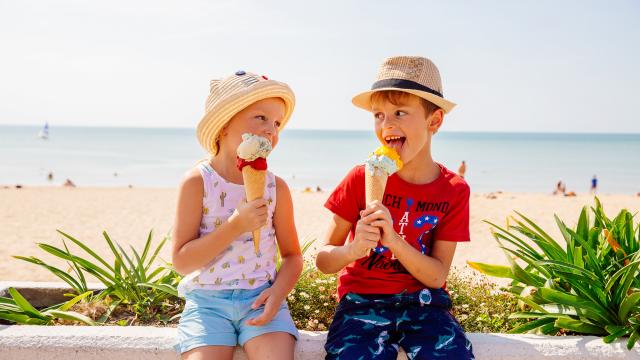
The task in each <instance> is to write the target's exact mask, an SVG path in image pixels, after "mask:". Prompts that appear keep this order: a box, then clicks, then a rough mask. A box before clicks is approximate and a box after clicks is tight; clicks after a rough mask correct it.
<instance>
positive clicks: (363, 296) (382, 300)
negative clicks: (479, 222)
mask: <svg viewBox="0 0 640 360" xmlns="http://www.w3.org/2000/svg"><path fill="white" fill-rule="evenodd" d="M353 103H354V105H356V106H358V107H360V108H363V109H365V110H367V111H370V112H372V113H373V116H374V122H375V133H376V136H377V138H378V140H379V141H380V143H382V144H383V145H385V146H388V147H391V148H394V149H395V150H396V151H397V152H398V154H399V155H400V158H401V160H402V161H403V163H404V166H403V167H402V169H401V170H400V171H398V172H397V173H395V174H393V175H391V176H390V177H389V179H388V181H387V186H386V189H385V194H384V197H383V201H382V202H379V201H373V202H371V203H369V204H366V203H365V189H364V187H365V186H364V169H363V166H357V167H355V168H354V169H353V170H351V172H349V174H348V175H347V176H346V177H345V179H344V180H343V181H342V182H341V183H340V185H338V187H337V188H336V189H335V190H334V192H333V193H332V194H331V196H330V197H329V199H328V200H327V202H326V204H325V206H326V207H327V208H328V209H329V210H331V211H332V212H333V213H334V216H333V220H332V222H331V223H330V225H329V230H328V233H327V236H326V239H325V241H326V244H325V245H324V246H323V247H322V248H321V249H320V252H319V253H318V256H317V259H316V265H317V267H318V269H320V270H321V271H322V272H324V273H335V272H338V271H339V272H340V274H339V277H338V296H339V297H340V303H339V304H338V307H337V309H336V314H335V316H334V320H333V323H332V324H331V327H330V328H329V335H328V337H327V344H326V345H325V349H326V351H327V357H326V359H337V358H340V359H373V358H375V359H396V357H397V353H398V348H399V347H402V348H403V349H404V350H405V351H406V353H407V356H408V357H409V359H434V358H443V359H473V352H472V349H471V343H470V342H469V340H468V339H467V338H466V337H465V335H464V332H463V330H462V328H461V326H460V325H459V324H458V322H457V321H456V320H455V318H454V317H453V316H452V315H451V313H450V312H449V311H450V309H451V300H450V298H449V295H448V293H447V292H446V290H445V289H444V285H445V280H446V278H447V274H448V273H449V267H450V266H451V261H452V260H453V255H454V252H455V248H456V243H457V242H459V241H469V186H468V185H467V184H466V183H465V181H464V180H463V179H462V178H460V177H459V176H458V175H456V174H455V173H453V172H451V171H449V170H448V169H446V168H445V167H444V166H442V165H440V164H438V163H436V162H434V161H433V159H432V157H431V139H432V137H433V135H434V134H435V133H436V132H437V131H438V129H439V128H440V126H441V125H442V120H443V116H444V114H445V113H448V112H449V111H450V110H451V109H452V108H453V107H454V106H455V104H454V103H452V102H450V101H448V100H446V99H444V97H443V95H442V85H441V81H440V74H439V72H438V69H437V68H436V66H435V65H434V64H433V63H432V62H431V61H430V60H429V59H426V58H423V57H406V56H399V57H391V58H389V59H387V60H385V61H384V63H383V64H382V66H381V68H380V71H379V73H378V78H377V81H376V82H375V83H374V84H373V86H372V90H370V91H366V92H363V93H361V94H358V95H356V96H355V97H354V98H353ZM347 236H349V239H350V241H349V242H348V243H346V244H345V240H346V238H347ZM372 249H373V250H374V251H371V250H372ZM363 254H364V256H363Z"/></svg>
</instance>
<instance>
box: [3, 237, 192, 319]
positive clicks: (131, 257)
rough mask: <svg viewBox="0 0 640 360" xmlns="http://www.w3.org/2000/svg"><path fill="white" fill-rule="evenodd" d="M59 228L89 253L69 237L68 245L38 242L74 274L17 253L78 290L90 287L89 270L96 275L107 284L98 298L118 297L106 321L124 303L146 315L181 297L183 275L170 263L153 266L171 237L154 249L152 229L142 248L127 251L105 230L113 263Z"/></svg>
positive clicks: (138, 313) (111, 304)
mask: <svg viewBox="0 0 640 360" xmlns="http://www.w3.org/2000/svg"><path fill="white" fill-rule="evenodd" d="M58 232H59V233H60V234H61V235H62V236H64V237H65V238H66V239H67V240H69V241H71V242H73V243H74V244H75V245H77V246H78V247H79V248H80V249H82V250H83V252H84V253H85V254H84V256H85V257H82V256H79V255H76V254H74V253H72V252H71V251H70V250H69V247H68V246H67V243H66V241H65V240H63V245H64V249H61V248H58V247H55V246H52V245H49V244H42V243H41V244H38V246H39V247H40V248H41V249H43V250H44V251H46V252H48V253H50V254H52V255H54V256H56V257H58V258H61V259H63V260H65V261H66V262H67V263H68V264H69V267H70V268H71V269H72V270H73V274H69V273H67V272H65V271H62V270H61V269H59V268H56V267H54V266H52V265H49V264H47V263H45V262H44V261H42V260H40V259H38V258H36V257H33V256H32V257H24V256H14V257H15V258H17V259H20V260H24V261H27V262H30V263H33V264H36V265H39V266H42V267H44V268H46V269H47V270H49V271H51V272H52V273H53V274H54V275H56V276H58V277H59V278H61V279H62V280H63V281H65V282H66V283H67V284H69V285H70V286H71V288H72V289H74V291H76V292H77V293H84V292H86V291H87V290H88V289H87V283H86V275H85V272H86V273H88V274H91V275H93V276H94V277H95V278H96V279H98V280H99V281H100V282H102V283H103V284H104V286H105V287H106V289H104V290H103V291H100V292H99V294H98V295H97V299H96V300H98V301H99V300H100V299H104V298H106V297H109V298H114V300H113V301H108V302H109V304H110V305H109V308H108V310H107V312H106V313H105V314H104V315H103V316H102V318H101V320H102V321H105V320H106V319H107V318H108V316H109V314H110V313H111V312H112V311H113V310H114V309H115V308H116V307H117V306H118V305H120V304H123V305H125V306H129V307H130V308H131V309H132V311H133V312H134V313H135V314H137V315H140V316H146V315H148V309H149V308H150V307H154V306H157V305H160V304H162V303H164V302H165V301H166V300H167V299H168V298H170V297H177V295H178V292H177V289H176V287H177V285H178V283H179V282H180V275H179V274H178V273H176V272H175V270H174V269H173V268H172V267H171V266H169V265H167V264H165V265H163V266H156V267H152V265H153V264H154V261H155V260H156V258H157V256H158V254H159V253H160V250H161V249H162V247H163V246H164V244H165V243H166V242H167V239H168V237H165V238H164V239H162V241H160V243H159V244H158V246H157V247H156V248H155V249H154V250H153V251H151V240H152V237H153V232H149V235H148V237H147V240H146V242H145V245H144V248H143V250H142V252H138V251H136V249H134V248H133V247H131V252H130V253H127V252H126V251H125V250H124V249H123V248H122V247H121V246H120V244H118V243H117V242H114V241H112V240H111V238H110V237H109V235H108V234H107V232H103V233H102V235H103V236H104V238H105V241H106V242H107V245H108V246H109V248H110V249H111V252H112V255H113V257H114V259H113V265H112V264H110V263H109V262H107V260H105V259H104V258H103V257H101V256H99V255H98V254H97V253H95V252H94V251H93V250H91V248H89V247H88V246H87V245H85V244H84V243H83V242H82V241H80V240H77V239H76V238H74V237H72V236H71V235H68V234H66V233H64V232H62V231H60V230H58ZM87 255H88V257H87Z"/></svg>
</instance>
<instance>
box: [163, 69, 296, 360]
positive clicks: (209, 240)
mask: <svg viewBox="0 0 640 360" xmlns="http://www.w3.org/2000/svg"><path fill="white" fill-rule="evenodd" d="M294 103H295V98H294V94H293V92H292V91H291V89H290V88H289V86H287V85H286V84H284V83H281V82H278V81H275V80H269V79H267V77H265V76H260V75H256V74H253V73H249V72H245V71H238V72H236V73H235V74H233V75H231V76H229V77H227V78H224V79H222V80H213V81H211V92H210V94H209V97H208V98H207V102H206V110H205V115H204V116H203V117H202V119H201V120H200V123H199V124H198V127H197V131H196V133H197V137H198V140H199V142H200V144H201V145H202V147H204V149H205V150H206V151H207V152H208V153H209V155H210V158H209V159H207V160H205V161H202V162H200V163H199V164H198V165H197V166H196V167H195V168H193V169H191V170H190V171H189V172H188V173H187V174H186V176H185V178H184V180H183V181H182V183H181V184H180V187H179V195H178V205H177V211H176V218H175V225H174V227H173V233H172V237H173V251H172V260H173V266H174V267H175V269H176V271H178V272H179V273H180V274H183V275H185V276H184V278H183V279H182V281H181V282H180V284H179V285H178V293H179V295H180V296H181V297H184V298H185V299H186V306H185V309H184V311H183V313H182V316H181V318H180V323H179V325H178V329H177V334H178V348H179V352H180V353H181V356H182V358H183V359H228V360H231V359H232V358H233V354H234V351H235V349H236V346H237V345H240V346H242V347H243V348H244V351H245V353H246V354H247V356H248V358H249V359H293V356H294V348H295V343H296V339H297V338H298V330H297V329H296V326H295V324H294V323H293V320H292V318H291V315H290V313H289V309H288V308H287V303H286V299H287V295H288V294H289V292H290V291H291V290H292V289H293V287H294V285H295V284H296V281H297V280H298V277H299V276H300V273H301V271H302V264H303V260H302V254H301V251H300V245H299V243H298V235H297V233H296V227H295V224H294V221H293V204H292V200H291V193H290V191H289V187H288V186H287V184H286V183H285V182H284V180H282V179H281V178H279V177H277V176H275V175H274V174H273V173H271V172H270V171H268V170H267V166H266V165H267V164H266V161H264V158H265V157H266V154H265V152H266V153H268V152H269V150H270V148H271V147H275V146H276V145H277V143H278V133H279V131H280V130H281V129H282V128H283V127H284V126H285V125H286V123H287V121H288V120H289V117H290V116H291V113H292V111H293V107H294ZM243 135H246V136H244V137H245V138H247V139H248V140H255V142H250V141H249V143H251V144H254V145H258V146H257V147H256V148H253V147H250V146H249V147H250V149H249V148H245V147H243V149H246V150H248V152H250V153H251V154H247V156H244V155H243V156H244V157H243V158H242V159H241V158H240V157H239V154H238V148H239V146H240V144H241V143H243V144H246V143H245V142H243V140H244V139H243ZM266 141H269V142H270V143H271V145H269V144H267V143H266ZM249 150H250V151H249ZM243 154H244V152H243ZM253 155H255V157H254V156H253ZM244 166H251V168H252V169H253V171H246V172H247V173H252V174H255V175H263V174H266V176H265V177H262V178H261V179H260V180H262V179H264V180H265V181H264V182H263V184H264V185H263V186H264V195H263V196H262V197H261V198H259V199H257V200H252V201H248V202H247V201H246V200H245V198H246V195H245V186H243V185H240V184H243V183H244V180H243V172H242V171H241V170H240V169H242V167H244ZM256 170H257V171H256ZM262 170H264V171H265V172H264V173H262V172H261V171H262ZM256 177H257V176H256ZM256 180H257V179H256ZM247 183H248V182H247ZM245 185H247V184H245ZM254 231H259V232H260V240H259V241H257V239H254V238H253V236H252V235H251V234H252V233H253V232H254ZM274 235H275V236H274ZM278 251H279V252H280V258H281V265H280V268H279V270H278V272H277V274H276V259H277V258H278V254H277V252H278Z"/></svg>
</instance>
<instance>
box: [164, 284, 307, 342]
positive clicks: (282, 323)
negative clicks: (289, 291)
mask: <svg viewBox="0 0 640 360" xmlns="http://www.w3.org/2000/svg"><path fill="white" fill-rule="evenodd" d="M270 286H271V284H270V283H266V284H264V285H263V286H261V287H259V288H256V289H234V290H202V289H196V290H192V291H190V292H188V293H187V294H186V295H185V299H186V303H185V306H184V310H183V311H182V315H181V318H180V323H179V324H178V345H177V346H176V350H177V351H178V352H179V353H184V352H186V351H189V350H192V349H195V348H197V347H201V346H209V345H221V346H236V345H238V344H240V345H241V346H242V345H244V344H245V343H246V342H247V341H249V340H250V339H252V338H254V337H256V336H259V335H262V334H267V333H272V332H285V333H289V334H291V335H293V336H294V337H295V338H296V340H297V339H298V336H299V334H298V330H297V329H296V326H295V324H294V323H293V319H292V318H291V314H290V313H289V308H288V307H287V303H286V301H283V303H282V305H280V310H278V312H277V313H276V315H275V316H274V317H273V319H272V320H271V322H270V323H268V324H266V325H264V326H251V325H248V324H247V323H246V321H247V320H249V319H252V318H254V317H257V316H258V315H260V314H262V312H263V310H264V305H261V306H260V307H259V308H257V309H255V310H254V309H252V308H251V305H252V304H253V302H254V301H255V300H256V298H257V297H258V295H260V293H262V291H264V290H265V289H267V288H269V287H270Z"/></svg>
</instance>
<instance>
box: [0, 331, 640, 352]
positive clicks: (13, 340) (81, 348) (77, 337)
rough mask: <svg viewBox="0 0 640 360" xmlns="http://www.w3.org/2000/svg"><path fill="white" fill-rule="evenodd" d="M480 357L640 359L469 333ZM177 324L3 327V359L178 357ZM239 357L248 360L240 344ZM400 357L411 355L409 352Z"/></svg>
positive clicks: (586, 343)
mask: <svg viewBox="0 0 640 360" xmlns="http://www.w3.org/2000/svg"><path fill="white" fill-rule="evenodd" d="M301 335H302V336H301V339H300V341H299V342H298V344H297V345H296V359H298V360H303V359H324V355H325V352H324V348H323V346H324V343H325V340H326V336H327V335H326V332H314V331H301ZM469 338H470V340H471V342H472V343H473V348H474V353H475V355H476V358H477V359H478V360H485V359H487V360H489V359H491V360H518V359H522V360H525V359H526V360H535V359H554V360H560V359H562V360H600V359H640V349H638V347H637V346H636V348H634V349H633V350H631V351H628V350H627V349H626V347H625V344H626V341H624V342H622V341H619V342H616V343H613V344H605V343H603V342H602V339H600V338H598V337H594V336H586V337H579V336H565V337H551V336H536V335H508V334H478V333H472V334H469ZM175 339H176V329H175V328H155V327H143V326H139V327H136V326H133V327H119V326H56V327H51V326H35V325H33V326H30V325H0V359H12V360H22V359H25V360H26V359H48V360H62V359H86V360H97V359H140V360H151V359H154V360H156V359H157V360H169V359H172V360H175V359H178V358H179V356H178V354H177V353H176V352H175V350H174V348H173V347H174V345H175V343H176V341H175ZM234 359H236V360H246V359H247V357H246V355H245V354H244V352H243V351H242V349H240V348H237V350H236V353H235V356H234ZM398 359H406V356H405V354H404V353H401V354H400V355H399V356H398Z"/></svg>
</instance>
